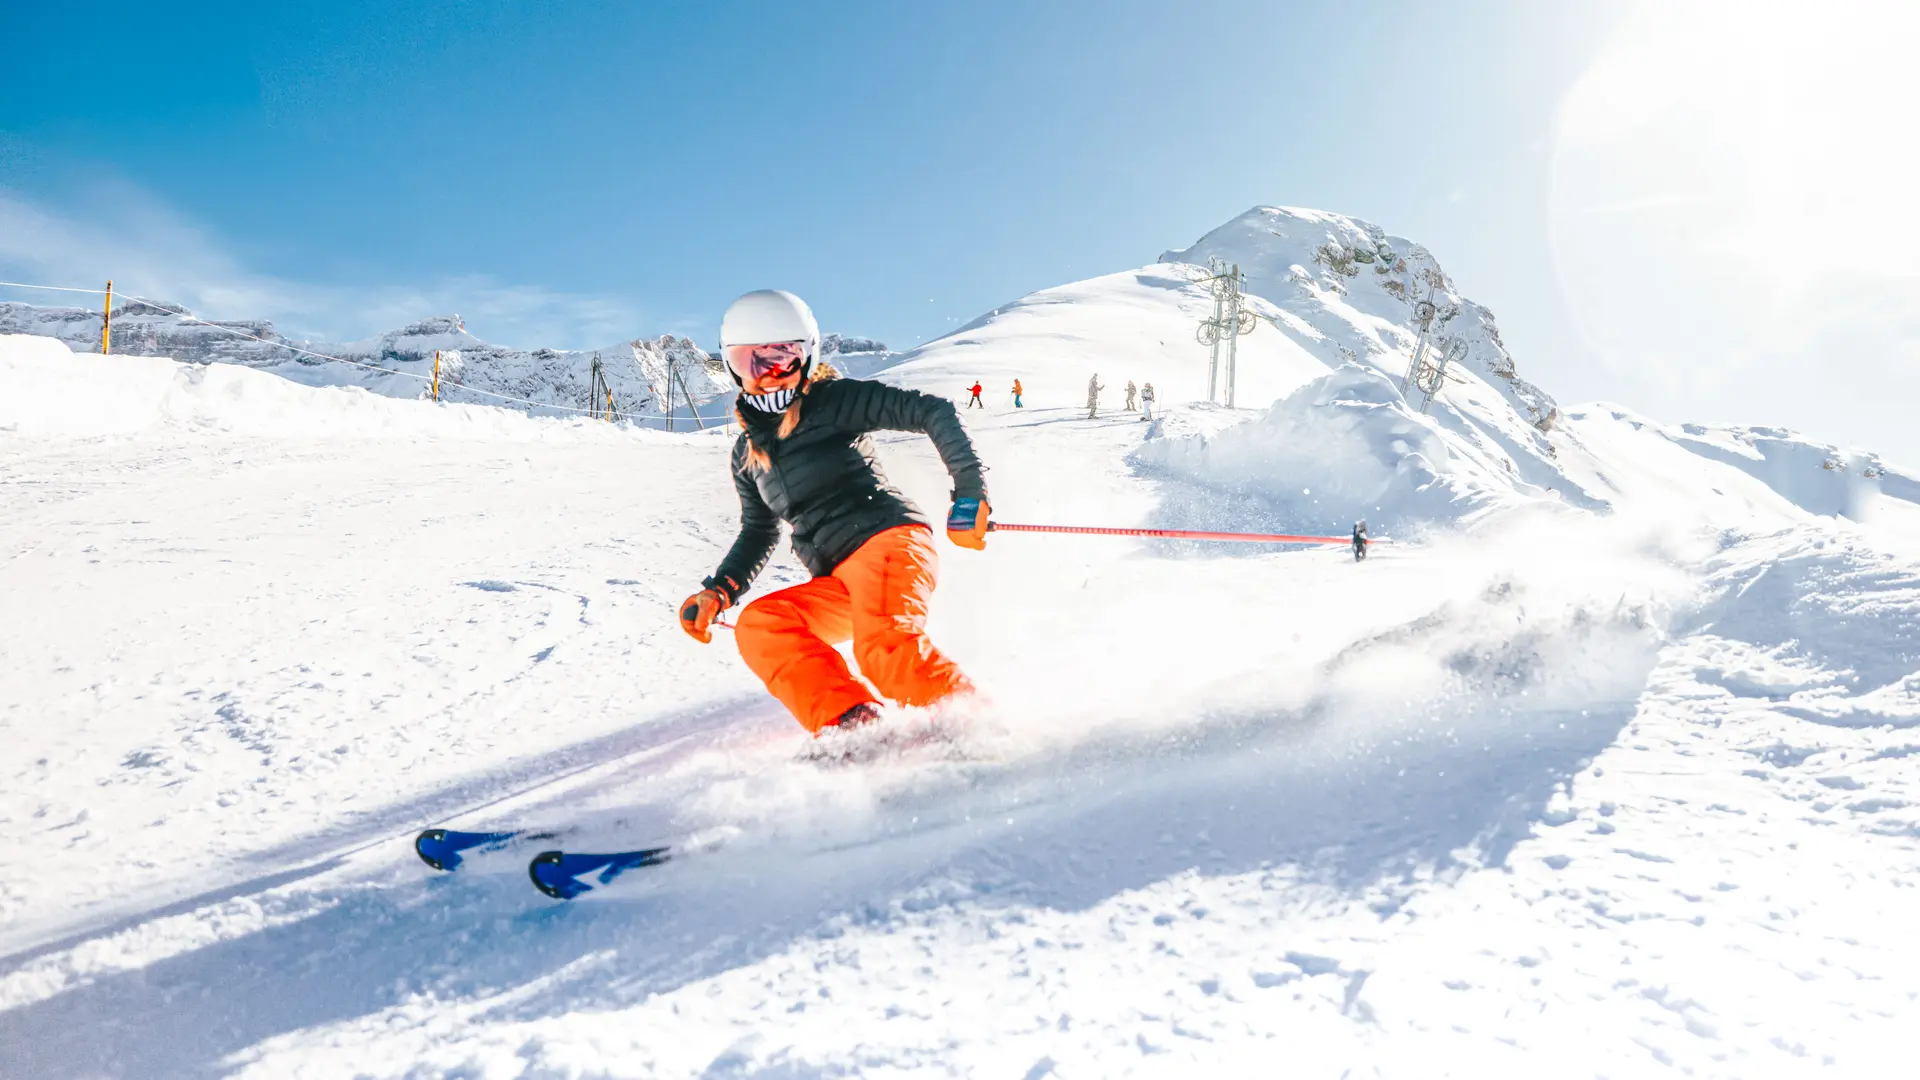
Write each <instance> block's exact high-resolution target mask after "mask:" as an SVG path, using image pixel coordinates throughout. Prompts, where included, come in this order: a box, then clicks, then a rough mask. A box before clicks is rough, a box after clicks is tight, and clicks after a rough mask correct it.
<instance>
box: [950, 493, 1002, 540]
mask: <svg viewBox="0 0 1920 1080" xmlns="http://www.w3.org/2000/svg"><path fill="white" fill-rule="evenodd" d="M992 516H993V507H991V506H988V505H987V500H985V499H955V500H953V510H952V511H950V512H949V513H948V514H947V539H949V540H951V541H953V542H954V543H956V544H958V545H960V546H961V547H963V548H972V549H973V550H975V551H985V550H987V528H988V519H989V518H990V517H992Z"/></svg>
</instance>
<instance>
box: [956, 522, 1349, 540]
mask: <svg viewBox="0 0 1920 1080" xmlns="http://www.w3.org/2000/svg"><path fill="white" fill-rule="evenodd" d="M987 531H988V532H1029V533H1071V534H1074V535H1078V536H1150V537H1155V538H1158V539H1162V540H1238V541H1243V542H1247V543H1255V544H1351V543H1353V537H1351V536H1294V535H1291V534H1289V533H1235V532H1199V531H1196V530H1193V529H1109V528H1102V527H1099V526H1093V525H1013V524H1009V523H1007V522H1002V521H993V522H988V523H987ZM1371 542H1372V543H1375V544H1384V543H1386V541H1385V540H1374V541H1371Z"/></svg>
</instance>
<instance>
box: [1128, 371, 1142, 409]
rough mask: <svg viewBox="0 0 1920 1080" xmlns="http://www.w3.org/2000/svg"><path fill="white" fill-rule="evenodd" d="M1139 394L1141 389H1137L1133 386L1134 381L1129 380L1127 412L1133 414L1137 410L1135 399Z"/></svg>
mask: <svg viewBox="0 0 1920 1080" xmlns="http://www.w3.org/2000/svg"><path fill="white" fill-rule="evenodd" d="M1139 393H1140V390H1139V388H1138V387H1136V386H1134V385H1133V380H1132V379H1128V380H1127V411H1128V412H1132V411H1133V410H1134V408H1135V405H1134V398H1135V397H1136V396H1137V395H1138V394H1139Z"/></svg>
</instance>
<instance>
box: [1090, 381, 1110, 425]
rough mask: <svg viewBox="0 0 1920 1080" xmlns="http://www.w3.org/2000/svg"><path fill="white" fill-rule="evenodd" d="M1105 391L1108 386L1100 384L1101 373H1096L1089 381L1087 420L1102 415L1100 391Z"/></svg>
mask: <svg viewBox="0 0 1920 1080" xmlns="http://www.w3.org/2000/svg"><path fill="white" fill-rule="evenodd" d="M1105 389H1106V386H1104V385H1103V384H1102V383H1101V382H1100V373H1099V372H1097V371H1096V372H1094V373H1093V378H1091V379H1088V380H1087V419H1089V420H1091V419H1093V418H1094V417H1095V416H1098V415H1099V414H1100V391H1102V390H1105Z"/></svg>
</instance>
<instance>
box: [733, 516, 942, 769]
mask: <svg viewBox="0 0 1920 1080" xmlns="http://www.w3.org/2000/svg"><path fill="white" fill-rule="evenodd" d="M939 566H940V556H939V554H938V553H937V552H935V551H934V548H933V530H931V529H929V528H927V527H926V526H924V525H899V526H896V527H894V528H891V529H888V530H887V531H886V532H883V533H880V534H878V535H876V536H874V537H873V538H872V539H870V540H868V541H867V542H866V543H864V544H861V545H860V548H859V550H857V551H855V552H854V553H853V554H852V555H849V556H848V557H847V558H846V560H845V561H844V562H842V563H841V564H840V565H839V566H837V567H835V568H834V571H833V573H832V574H830V575H828V576H827V577H817V578H814V579H813V580H812V581H809V582H807V583H805V584H803V585H795V586H793V587H791V588H787V589H781V590H780V591H779V592H777V593H771V594H769V595H767V596H763V597H761V598H760V599H758V600H755V601H754V602H753V603H751V604H748V605H747V606H746V609H745V610H743V611H741V612H740V615H739V617H738V618H737V619H735V620H734V627H733V631H734V639H735V640H736V641H737V642H739V645H740V655H741V656H742V657H743V658H745V660H746V661H747V666H748V667H749V668H752V669H753V673H754V674H755V675H758V676H760V681H762V682H764V683H766V684H767V689H768V690H770V691H772V693H773V696H774V697H776V698H779V699H780V703H781V704H782V705H785V706H786V707H787V711H788V712H791V713H792V714H793V716H794V719H796V720H798V721H800V726H802V727H804V728H806V729H807V730H808V731H811V732H814V733H815V734H818V733H819V731H820V729H821V728H823V727H826V726H828V725H830V724H832V723H833V722H834V721H836V720H838V719H839V718H840V716H841V714H843V713H845V712H846V711H847V710H848V709H851V708H853V707H854V706H855V705H860V704H864V703H868V702H874V701H875V700H876V699H875V697H874V693H873V691H874V690H878V691H879V692H880V693H881V694H882V695H884V696H885V697H888V698H891V699H892V700H894V701H897V702H899V703H900V704H902V705H931V704H933V703H934V702H936V701H939V700H940V699H942V698H945V697H947V696H949V695H951V694H954V693H957V692H960V691H964V690H968V689H971V684H969V683H968V682H967V677H966V676H965V675H963V674H961V673H960V668H959V667H958V666H956V665H955V664H954V662H953V661H952V660H949V659H947V658H946V656H944V655H942V654H941V652H940V650H938V649H936V648H934V647H933V642H931V641H928V640H927V634H926V627H927V603H928V601H929V600H931V599H932V597H933V585H934V579H935V577H936V576H937V574H938V571H939ZM846 641H852V642H853V658H854V661H855V662H856V663H858V664H859V665H860V673H861V674H862V675H864V676H866V677H867V680H868V681H869V682H871V683H872V684H873V686H872V689H869V688H868V687H867V685H866V684H864V683H862V682H861V681H860V680H859V679H857V678H855V677H854V675H853V673H852V672H851V671H850V670H848V668H847V661H846V658H845V657H843V656H841V655H840V651H839V650H838V649H835V648H834V646H835V645H838V644H841V643H842V642H846Z"/></svg>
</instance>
